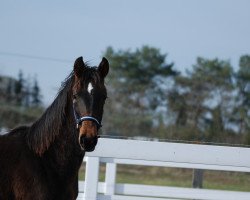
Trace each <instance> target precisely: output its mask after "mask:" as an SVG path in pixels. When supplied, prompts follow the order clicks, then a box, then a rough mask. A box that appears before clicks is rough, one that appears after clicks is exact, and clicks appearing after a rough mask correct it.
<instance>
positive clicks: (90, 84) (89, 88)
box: [88, 83, 93, 94]
mask: <svg viewBox="0 0 250 200" xmlns="http://www.w3.org/2000/svg"><path fill="white" fill-rule="evenodd" d="M92 89H93V85H92V83H89V84H88V93H89V94H90V93H91V90H92Z"/></svg>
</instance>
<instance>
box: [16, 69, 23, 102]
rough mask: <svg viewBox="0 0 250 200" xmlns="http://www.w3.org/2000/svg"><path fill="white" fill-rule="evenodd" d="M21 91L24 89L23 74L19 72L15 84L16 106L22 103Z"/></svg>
mask: <svg viewBox="0 0 250 200" xmlns="http://www.w3.org/2000/svg"><path fill="white" fill-rule="evenodd" d="M23 89H24V79H23V72H22V71H21V70H20V71H19V74H18V80H17V81H16V82H15V99H16V103H17V104H18V105H21V104H22V102H23V96H24V95H23Z"/></svg>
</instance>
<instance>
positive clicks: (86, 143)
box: [79, 136, 98, 151]
mask: <svg viewBox="0 0 250 200" xmlns="http://www.w3.org/2000/svg"><path fill="white" fill-rule="evenodd" d="M97 140H98V138H97V136H94V137H86V136H81V137H80V139H79V143H80V146H81V148H82V149H83V150H85V151H93V150H94V149H95V146H96V144H97Z"/></svg>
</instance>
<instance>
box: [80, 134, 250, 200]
mask: <svg viewBox="0 0 250 200" xmlns="http://www.w3.org/2000/svg"><path fill="white" fill-rule="evenodd" d="M85 161H86V174H85V182H81V181H80V182H79V192H80V193H79V196H78V200H96V199H98V200H162V199H201V200H249V199H250V192H236V191H234V192H233V191H222V190H208V189H194V188H181V187H165V186H164V187H163V186H149V185H137V184H117V183H116V165H117V164H132V165H146V166H161V167H178V168H190V169H207V170H223V171H237V172H250V148H241V147H224V146H210V145H195V144H181V143H169V142H152V141H136V140H120V139H104V138H101V139H99V141H98V145H97V148H96V150H95V151H94V152H92V153H88V154H87V155H86V157H85ZM101 162H103V163H106V174H105V182H104V183H103V182H99V183H98V178H99V165H100V163H101Z"/></svg>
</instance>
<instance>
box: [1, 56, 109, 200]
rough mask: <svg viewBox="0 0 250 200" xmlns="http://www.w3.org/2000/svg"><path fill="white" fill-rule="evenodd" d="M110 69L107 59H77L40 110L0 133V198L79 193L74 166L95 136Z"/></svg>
mask: <svg viewBox="0 0 250 200" xmlns="http://www.w3.org/2000/svg"><path fill="white" fill-rule="evenodd" d="M108 71H109V63H108V61H107V60H106V59H105V58H103V59H102V61H101V63H100V64H99V66H98V67H89V66H87V65H86V64H85V63H84V62H83V60H82V57H80V58H78V59H76V61H75V64H74V69H73V71H72V73H71V74H70V75H69V77H68V78H67V79H66V80H65V82H64V83H63V85H62V87H61V89H60V91H59V93H58V95H57V97H56V99H55V100H54V102H53V103H52V104H51V105H50V106H49V107H48V109H47V110H46V111H45V112H44V114H43V115H42V116H41V117H40V118H39V119H38V120H37V121H36V122H34V123H33V124H32V125H31V126H23V127H18V128H16V129H14V130H12V131H11V132H9V133H8V134H6V135H3V136H0V200H73V199H76V198H77V195H78V170H79V168H80V165H81V163H82V159H83V157H84V154H85V152H86V151H93V150H94V149H95V146H96V144H97V140H98V130H99V128H100V127H101V121H102V115H103V106H104V103H105V99H106V97H107V92H106V88H105V85H104V78H105V77H106V75H107V74H108Z"/></svg>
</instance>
